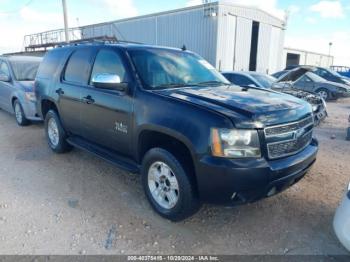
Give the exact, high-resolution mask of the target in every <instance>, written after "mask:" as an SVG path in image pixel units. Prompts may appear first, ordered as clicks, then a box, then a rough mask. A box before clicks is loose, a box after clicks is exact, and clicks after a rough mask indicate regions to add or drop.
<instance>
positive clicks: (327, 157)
mask: <svg viewBox="0 0 350 262" xmlns="http://www.w3.org/2000/svg"><path fill="white" fill-rule="evenodd" d="M328 108H329V115H330V116H329V118H328V119H327V120H326V122H325V123H323V124H322V125H321V127H319V128H317V130H316V132H315V135H316V137H317V138H318V139H319V142H320V151H319V155H318V159H317V162H316V164H315V165H314V167H313V169H312V170H311V172H310V173H309V174H308V175H307V176H306V177H305V178H304V179H303V180H302V181H300V182H299V183H298V184H296V185H295V186H293V187H292V188H290V189H288V190H287V191H285V192H283V193H282V194H279V195H277V196H274V197H272V198H269V199H265V200H263V201H260V202H257V203H254V204H250V205H245V206H239V207H234V208H226V207H222V206H211V205H205V206H203V208H202V209H201V210H200V212H199V213H198V214H196V215H195V216H194V217H192V218H191V219H188V220H186V221H184V222H180V223H171V222H169V221H167V220H164V219H162V218H160V217H159V216H158V215H156V214H155V213H154V212H153V211H152V210H151V208H150V206H149V204H148V202H147V201H146V198H145V196H144V194H143V191H142V188H141V183H140V179H139V177H138V176H137V175H132V174H129V173H126V172H124V171H121V170H119V169H118V168H116V167H114V166H112V165H110V164H109V163H107V162H105V161H103V160H101V159H99V158H97V157H95V156H93V155H91V154H89V153H86V152H83V151H80V150H73V151H72V152H71V153H68V154H65V155H56V154H54V153H52V152H51V151H50V150H49V148H48V146H47V145H46V140H45V137H44V132H43V128H42V125H41V124H39V125H31V126H29V127H26V128H19V127H18V126H17V125H16V123H15V120H14V118H13V117H12V116H10V115H9V114H7V113H5V112H3V111H0V147H1V149H0V254H36V255H37V254H124V253H125V254H139V253H142V254H158V253H160V254H203V253H206V254H349V253H348V252H347V251H346V250H345V249H344V248H343V247H342V246H341V245H340V243H339V242H338V240H337V239H336V237H335V235H334V233H333V229H332V219H333V215H334V212H335V209H336V207H337V205H338V203H339V201H340V199H341V197H342V195H343V193H344V191H345V188H346V185H347V183H348V182H349V180H350V141H345V129H346V127H347V125H348V123H347V117H348V115H349V114H350V99H343V100H340V101H338V102H337V103H334V102H333V103H329V104H328Z"/></svg>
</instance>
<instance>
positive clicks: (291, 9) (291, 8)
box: [287, 5, 300, 15]
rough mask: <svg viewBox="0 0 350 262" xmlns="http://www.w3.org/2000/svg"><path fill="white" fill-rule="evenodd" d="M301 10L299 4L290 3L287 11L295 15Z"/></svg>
mask: <svg viewBox="0 0 350 262" xmlns="http://www.w3.org/2000/svg"><path fill="white" fill-rule="evenodd" d="M299 11H300V7H299V6H297V5H290V6H289V7H288V8H287V12H288V13H289V15H295V14H296V13H299Z"/></svg>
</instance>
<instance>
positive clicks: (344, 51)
mask: <svg viewBox="0 0 350 262" xmlns="http://www.w3.org/2000/svg"><path fill="white" fill-rule="evenodd" d="M329 42H332V43H333V45H332V49H331V55H332V56H334V64H337V65H350V53H349V52H348V50H349V46H350V32H348V31H338V32H333V33H331V34H324V35H323V36H308V37H293V36H288V34H287V35H286V41H285V46H287V47H292V48H300V49H305V50H310V51H317V52H320V53H324V54H328V48H329ZM315 48H316V49H315Z"/></svg>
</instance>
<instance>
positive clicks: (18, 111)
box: [13, 99, 30, 126]
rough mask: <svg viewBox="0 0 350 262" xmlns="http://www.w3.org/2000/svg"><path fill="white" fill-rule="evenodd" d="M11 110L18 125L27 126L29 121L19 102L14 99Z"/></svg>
mask: <svg viewBox="0 0 350 262" xmlns="http://www.w3.org/2000/svg"><path fill="white" fill-rule="evenodd" d="M13 111H14V113H15V118H16V122H17V124H18V125H19V126H27V125H29V124H30V121H29V120H28V119H27V118H26V116H25V114H24V111H23V108H22V105H21V103H20V102H19V101H18V100H17V99H16V100H15V101H14V102H13Z"/></svg>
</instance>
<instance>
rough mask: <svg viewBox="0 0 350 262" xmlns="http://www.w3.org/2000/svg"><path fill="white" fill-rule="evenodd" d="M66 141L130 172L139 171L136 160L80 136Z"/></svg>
mask: <svg viewBox="0 0 350 262" xmlns="http://www.w3.org/2000/svg"><path fill="white" fill-rule="evenodd" d="M67 142H68V143H69V144H70V145H72V146H74V147H76V148H79V149H82V150H86V151H88V152H90V153H92V154H94V155H96V156H98V157H100V158H102V159H104V160H106V161H108V162H110V163H111V164H113V165H115V166H117V167H119V168H121V169H124V170H126V171H128V172H130V173H135V174H136V173H139V172H140V166H139V165H137V163H136V162H134V161H132V160H130V159H128V158H126V157H122V156H120V155H119V154H117V153H114V152H111V151H110V150H108V149H105V148H103V147H101V146H98V145H96V144H93V143H90V142H88V141H86V140H85V139H83V138H80V137H77V136H71V137H69V138H68V139H67Z"/></svg>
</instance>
